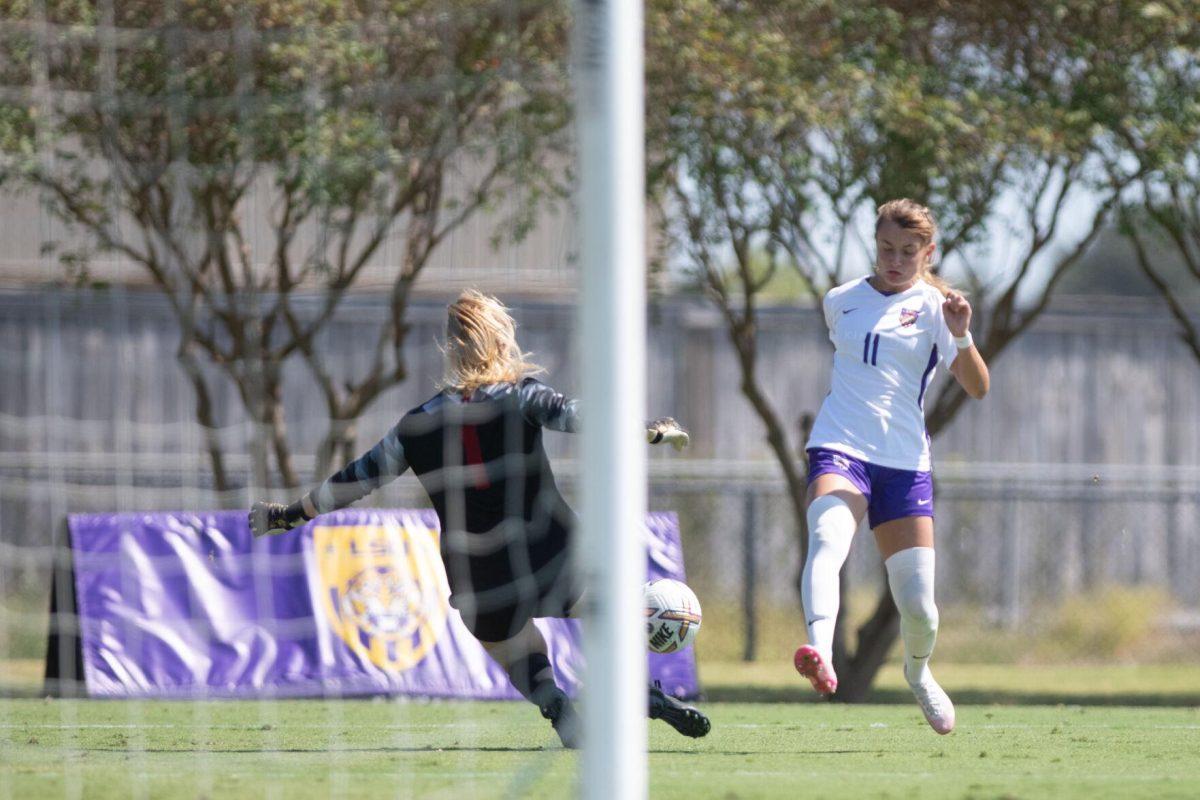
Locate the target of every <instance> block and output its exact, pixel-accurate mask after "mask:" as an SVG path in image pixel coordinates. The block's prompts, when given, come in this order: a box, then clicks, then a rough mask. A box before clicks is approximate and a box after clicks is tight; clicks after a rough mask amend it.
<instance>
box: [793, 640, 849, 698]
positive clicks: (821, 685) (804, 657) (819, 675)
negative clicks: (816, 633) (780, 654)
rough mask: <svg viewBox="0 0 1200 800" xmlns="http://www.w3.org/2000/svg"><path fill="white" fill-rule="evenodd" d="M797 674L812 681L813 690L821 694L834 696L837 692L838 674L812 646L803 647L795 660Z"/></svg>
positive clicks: (798, 651) (797, 652)
mask: <svg viewBox="0 0 1200 800" xmlns="http://www.w3.org/2000/svg"><path fill="white" fill-rule="evenodd" d="M793 660H794V662H795V664H796V672H799V673H800V674H801V675H803V676H804V677H806V678H808V679H809V680H810V681H812V685H813V688H814V689H816V690H817V691H818V692H820V693H821V694H833V693H834V692H836V691H837V683H838V681H837V674H836V673H835V672H834V671H833V665H831V664H827V663H825V658H824V657H823V656H822V655H821V654H820V653H819V652H817V648H815V647H813V646H812V645H811V644H806V645H801V647H800V649H799V650H797V651H796V657H795V659H793Z"/></svg>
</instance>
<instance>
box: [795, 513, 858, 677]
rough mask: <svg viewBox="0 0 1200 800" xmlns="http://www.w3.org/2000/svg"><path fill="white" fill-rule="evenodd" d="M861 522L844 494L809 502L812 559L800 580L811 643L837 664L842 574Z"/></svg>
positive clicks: (831, 662)
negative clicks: (835, 652)
mask: <svg viewBox="0 0 1200 800" xmlns="http://www.w3.org/2000/svg"><path fill="white" fill-rule="evenodd" d="M857 528H858V524H857V523H856V522H855V521H854V512H852V511H851V510H850V506H848V505H846V501H844V500H842V499H841V498H840V497H835V496H834V495H831V494H827V495H822V496H821V497H818V498H817V499H816V500H813V501H812V503H811V504H810V505H809V506H808V559H807V560H806V561H805V562H804V572H803V574H802V576H801V580H800V599H801V600H802V601H803V602H804V614H805V622H806V624H807V626H808V643H809V644H811V645H812V646H813V647H815V648H816V649H817V652H819V653H820V654H821V657H822V658H824V659H825V663H826V664H829V665H831V666H832V664H833V628H834V625H835V624H836V623H837V615H838V607H839V606H840V605H841V586H840V585H839V583H838V574H839V573H841V571H842V564H844V563H846V556H848V555H849V554H850V543H851V542H852V541H853V540H854V531H855V530H856V529H857Z"/></svg>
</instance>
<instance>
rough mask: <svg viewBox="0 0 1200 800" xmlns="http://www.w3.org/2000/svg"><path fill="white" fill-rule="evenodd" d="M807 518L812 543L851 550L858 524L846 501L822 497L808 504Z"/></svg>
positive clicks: (831, 496)
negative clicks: (851, 542) (851, 541)
mask: <svg viewBox="0 0 1200 800" xmlns="http://www.w3.org/2000/svg"><path fill="white" fill-rule="evenodd" d="M806 517H807V519H808V540H809V542H810V543H812V544H815V545H818V546H823V545H824V546H832V547H834V548H837V549H841V548H845V549H846V550H849V549H850V540H851V539H852V538H853V537H854V529H855V528H857V527H858V524H857V522H855V519H854V512H853V511H851V510H850V506H848V505H847V504H846V501H845V500H843V499H842V498H840V497H838V496H837V495H832V494H826V495H821V496H820V497H818V498H816V499H815V500H813V501H812V502H811V503H809V504H808V513H807V514H806Z"/></svg>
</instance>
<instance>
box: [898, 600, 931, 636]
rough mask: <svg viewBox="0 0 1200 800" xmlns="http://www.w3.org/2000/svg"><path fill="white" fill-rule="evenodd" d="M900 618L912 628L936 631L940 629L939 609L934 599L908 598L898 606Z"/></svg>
mask: <svg viewBox="0 0 1200 800" xmlns="http://www.w3.org/2000/svg"><path fill="white" fill-rule="evenodd" d="M897 606H898V608H899V609H900V617H901V618H902V619H903V620H904V623H905V624H906V625H908V626H910V627H919V628H922V629H925V630H930V631H936V630H937V628H938V609H937V605H936V604H935V603H934V602H933V598H932V597H908V598H905V599H902V600H901V602H900V603H898V604H897Z"/></svg>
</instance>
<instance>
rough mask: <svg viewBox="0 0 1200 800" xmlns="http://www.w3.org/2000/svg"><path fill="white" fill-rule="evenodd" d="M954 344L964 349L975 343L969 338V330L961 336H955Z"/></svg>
mask: <svg viewBox="0 0 1200 800" xmlns="http://www.w3.org/2000/svg"><path fill="white" fill-rule="evenodd" d="M954 344H955V345H956V346H957V347H958V349H959V350H966V349H967V348H968V347H970V346H971V345H973V344H975V340H974V339H972V338H971V332H970V331H967V332H966V333H965V334H964V335H962V336H955V337H954Z"/></svg>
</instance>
